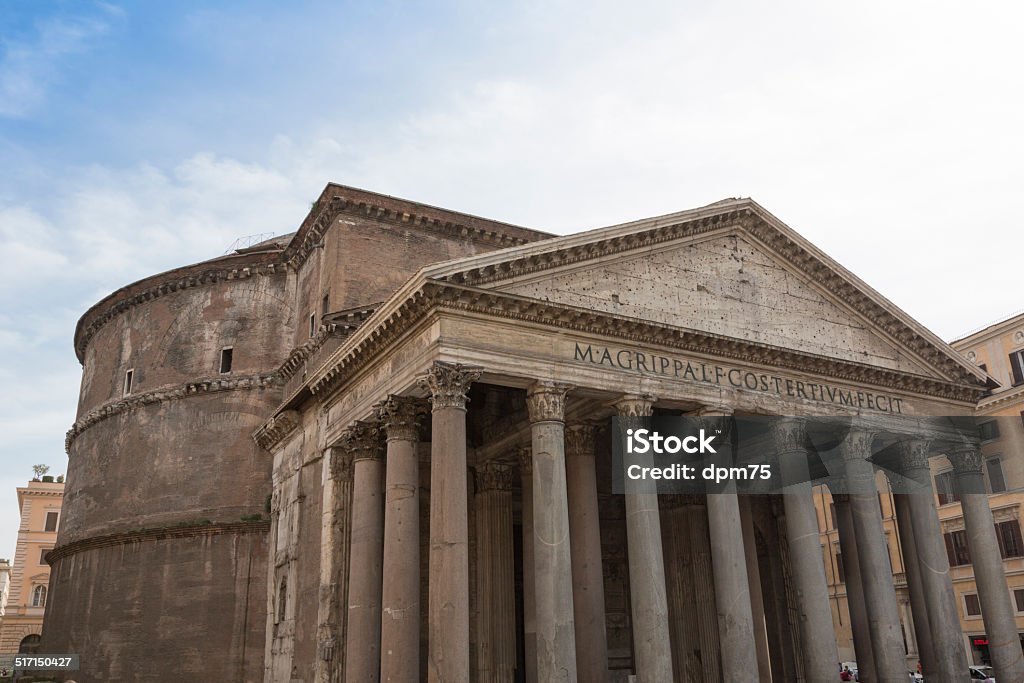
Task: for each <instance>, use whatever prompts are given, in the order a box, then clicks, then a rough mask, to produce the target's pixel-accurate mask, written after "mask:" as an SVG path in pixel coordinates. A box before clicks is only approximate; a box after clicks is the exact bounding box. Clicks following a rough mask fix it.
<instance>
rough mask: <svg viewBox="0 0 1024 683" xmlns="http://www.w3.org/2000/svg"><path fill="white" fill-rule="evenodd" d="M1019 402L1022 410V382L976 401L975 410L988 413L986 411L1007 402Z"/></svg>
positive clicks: (1005, 404)
mask: <svg viewBox="0 0 1024 683" xmlns="http://www.w3.org/2000/svg"><path fill="white" fill-rule="evenodd" d="M1013 403H1019V404H1020V407H1021V409H1022V410H1024V384H1021V385H1018V386H1016V387H1012V388H1010V389H1008V390H1006V391H1000V392H999V393H997V394H992V396H989V397H987V398H984V399H982V400H981V401H980V402H979V403H978V409H977V412H978V413H979V414H982V415H985V416H986V417H987V416H988V415H989V413H988V411H990V410H995V409H996V408H1002V407H1003V406H1007V405H1009V404H1013Z"/></svg>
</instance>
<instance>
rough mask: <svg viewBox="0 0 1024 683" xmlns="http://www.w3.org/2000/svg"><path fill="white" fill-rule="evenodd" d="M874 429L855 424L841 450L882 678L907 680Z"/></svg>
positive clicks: (877, 666) (894, 682) (877, 668)
mask: <svg viewBox="0 0 1024 683" xmlns="http://www.w3.org/2000/svg"><path fill="white" fill-rule="evenodd" d="M873 436H874V435H873V434H872V433H870V432H865V431H859V430H851V431H850V433H849V434H848V435H847V437H846V439H845V440H844V441H843V444H842V447H841V450H842V452H843V459H844V461H845V465H846V479H847V482H848V484H849V487H850V488H849V490H850V491H852V492H853V493H851V494H850V509H851V513H852V517H853V527H854V536H855V537H856V539H857V549H858V550H859V551H860V569H861V579H862V581H863V583H864V603H865V605H866V606H867V614H868V620H869V623H870V625H871V649H872V651H873V652H874V655H875V673H876V675H877V676H878V680H879V682H880V683H897V682H899V683H902V682H903V681H905V680H906V678H907V662H906V652H905V650H904V649H903V629H902V626H901V625H900V615H899V608H898V606H897V604H896V588H895V586H894V582H893V576H892V568H891V566H890V564H889V562H890V560H889V544H888V542H887V541H886V537H885V532H884V531H883V529H882V513H881V511H880V510H879V509H878V493H877V490H878V489H877V485H876V483H875V470H874V465H873V464H872V463H871V461H869V460H868V459H867V458H869V457H870V456H871V441H872V439H873Z"/></svg>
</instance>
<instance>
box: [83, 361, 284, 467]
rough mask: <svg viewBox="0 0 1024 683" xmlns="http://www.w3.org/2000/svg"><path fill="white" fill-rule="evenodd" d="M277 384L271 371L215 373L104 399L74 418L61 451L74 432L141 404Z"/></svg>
mask: <svg viewBox="0 0 1024 683" xmlns="http://www.w3.org/2000/svg"><path fill="white" fill-rule="evenodd" d="M278 384H279V383H278V380H277V376H276V375H275V374H273V373H271V374H265V375H252V376H249V377H230V378H225V377H223V376H218V377H211V378H207V379H200V380H196V381H194V382H186V383H185V384H180V385H178V386H173V387H163V388H160V389H154V390H153V391H147V392H145V393H141V394H131V395H129V396H125V397H123V398H119V399H115V400H113V401H108V402H107V403H104V404H102V405H100V406H99V407H97V408H94V409H93V410H90V411H89V412H88V413H86V414H85V415H83V416H82V417H80V418H78V419H77V420H75V423H74V424H73V425H72V426H71V429H69V430H68V432H67V435H66V436H65V437H64V450H65V452H66V453H67V454H68V455H71V446H72V444H73V443H74V441H75V439H76V438H78V435H79V434H81V433H82V432H84V431H85V430H86V429H88V428H89V427H92V426H93V425H95V424H96V423H98V422H102V421H103V420H106V419H107V418H109V417H113V416H115V415H120V414H121V413H125V412H128V411H131V410H135V409H137V408H141V407H143V406H148V405H152V404H154V403H160V402H162V401H171V400H176V399H182V398H189V397H191V396H201V395H203V394H207V393H216V392H221V391H243V390H249V389H266V388H268V387H277V386H278ZM261 429H262V428H261Z"/></svg>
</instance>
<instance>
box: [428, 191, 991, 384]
mask: <svg viewBox="0 0 1024 683" xmlns="http://www.w3.org/2000/svg"><path fill="white" fill-rule="evenodd" d="M645 224H648V225H650V227H648V228H646V229H643V226H644V225H645ZM726 228H737V229H740V230H742V231H743V232H745V233H747V234H748V235H750V236H752V237H754V238H755V239H756V240H757V241H759V242H761V243H762V244H763V245H764V246H765V247H767V248H768V249H769V250H770V251H772V252H774V253H776V254H778V255H779V256H780V257H781V258H783V259H784V260H785V261H786V262H788V263H789V264H790V265H791V266H792V267H794V268H795V269H797V270H798V271H800V272H802V273H803V274H804V275H805V276H806V277H807V278H808V279H809V280H811V281H812V282H814V283H816V284H817V285H818V286H819V287H821V288H823V289H824V290H826V291H828V292H830V293H832V294H833V295H834V296H836V297H837V298H838V299H839V300H840V301H842V302H844V303H845V304H846V305H848V306H849V307H850V308H852V309H853V310H855V311H857V312H858V313H859V314H860V315H862V316H864V317H865V318H866V319H867V320H868V321H870V322H871V324H872V325H873V326H874V327H876V328H878V329H880V330H883V331H884V332H885V333H886V334H887V335H888V336H889V337H890V338H892V339H893V340H894V341H897V342H899V343H901V344H902V345H904V347H905V348H907V349H909V350H910V351H912V352H913V353H914V354H916V355H917V356H918V357H920V358H921V359H922V360H924V361H925V362H927V363H929V364H931V365H932V366H934V367H937V368H941V369H942V370H943V372H944V373H945V374H946V375H947V376H948V377H950V378H952V380H953V381H955V382H964V383H970V382H972V381H973V382H981V381H985V380H984V378H982V376H981V375H982V374H983V373H981V371H980V370H979V369H978V368H976V367H973V366H972V365H971V364H970V363H967V361H965V360H964V359H963V358H962V357H960V356H959V354H957V353H955V352H951V351H950V352H947V351H945V350H944V348H945V347H946V346H947V345H946V344H945V342H943V341H942V340H941V339H939V338H938V337H936V336H935V335H934V334H932V333H931V332H929V331H928V330H927V329H925V328H924V327H923V326H921V325H919V324H917V323H916V322H915V321H912V320H910V319H909V318H907V317H906V314H905V313H903V311H901V310H900V309H899V308H897V307H896V306H895V305H893V304H892V303H891V302H889V301H888V300H886V299H885V298H884V297H883V296H882V295H881V294H879V293H878V292H876V291H875V290H874V289H872V288H871V287H869V286H868V285H867V284H866V283H864V282H863V281H861V280H860V279H859V278H857V277H856V276H855V275H853V274H852V273H850V272H849V271H847V270H846V269H845V268H843V267H842V266H841V265H839V264H838V263H836V262H835V261H833V260H832V259H831V258H829V257H828V256H826V255H825V254H824V253H823V252H821V251H820V250H818V249H817V248H816V247H814V246H813V245H812V244H810V243H809V242H807V241H806V240H805V239H803V238H802V237H801V236H800V235H798V234H797V233H796V232H795V231H793V230H792V229H791V228H789V227H788V226H786V225H785V224H784V223H782V222H781V221H780V220H778V219H777V218H775V217H774V216H772V215H771V214H770V213H769V212H768V211H766V210H765V209H764V208H762V207H761V206H759V205H758V204H757V203H756V202H754V201H752V200H749V199H746V200H727V201H723V202H718V203H717V204H713V205H711V206H708V207H703V208H701V209H694V210H691V211H684V212H680V213H678V214H674V215H672V216H662V217H658V218H653V219H647V220H644V221H637V222H635V223H630V224H626V225H623V226H612V227H611V228H603V229H599V230H593V231H588V232H586V233H581V234H580V235H572V236H568V237H565V238H558V239H555V240H552V241H546V242H541V243H538V244H536V245H527V246H526V247H524V248H522V249H520V250H517V251H519V252H522V253H521V255H520V254H517V253H515V252H513V253H512V254H509V255H494V256H492V255H487V254H485V255H482V256H480V257H470V258H467V259H460V260H459V261H456V262H454V263H451V264H450V265H448V264H445V265H442V266H438V267H437V268H433V269H431V275H433V276H434V277H435V278H437V279H439V280H444V281H447V282H452V283H457V284H464V285H471V286H479V285H482V284H488V283H493V282H496V281H500V280H506V279H511V278H516V277H522V276H524V275H529V274H532V273H536V272H539V271H543V270H548V269H551V268H558V267H564V266H568V265H572V264H574V263H579V262H584V261H587V260H590V259H594V258H599V257H605V256H609V255H613V254H618V253H622V252H626V251H632V250H637V249H650V248H651V247H653V246H655V245H658V244H662V243H665V242H670V241H673V240H677V239H681V238H692V237H694V236H699V235H701V234H704V233H709V232H713V231H715V230H721V229H726ZM503 256H504V258H502V257H503Z"/></svg>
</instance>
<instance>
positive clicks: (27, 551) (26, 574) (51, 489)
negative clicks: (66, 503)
mask: <svg viewBox="0 0 1024 683" xmlns="http://www.w3.org/2000/svg"><path fill="white" fill-rule="evenodd" d="M43 479H52V477H44V478H43ZM63 499H64V484H63V483H59V482H55V481H30V482H29V483H28V485H27V486H19V487H18V508H19V509H20V511H21V526H20V527H19V528H18V544H17V547H16V549H15V552H14V563H13V564H12V565H11V572H10V587H9V594H8V598H7V605H6V607H5V609H4V614H3V621H2V622H0V654H8V653H16V652H33V651H34V650H35V648H36V647H38V643H39V636H40V633H41V632H42V627H43V611H44V609H45V607H46V592H47V588H48V585H49V583H50V566H49V565H48V564H47V563H46V558H45V556H46V553H47V552H49V551H50V550H52V549H53V546H54V543H55V541H56V540H57V527H58V526H59V525H60V510H61V503H62V502H63Z"/></svg>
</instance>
